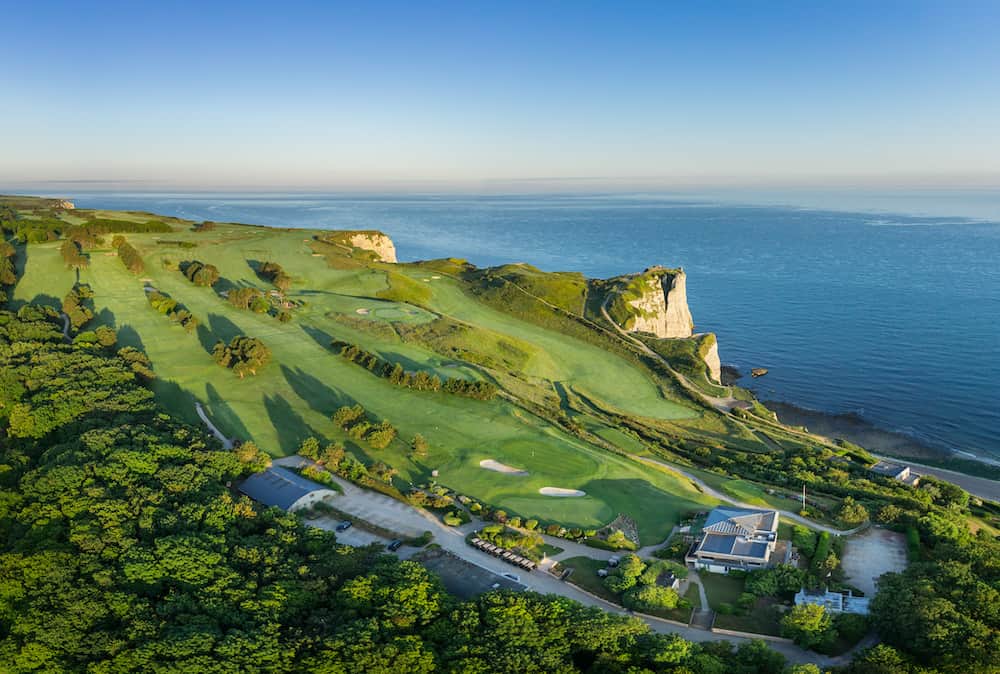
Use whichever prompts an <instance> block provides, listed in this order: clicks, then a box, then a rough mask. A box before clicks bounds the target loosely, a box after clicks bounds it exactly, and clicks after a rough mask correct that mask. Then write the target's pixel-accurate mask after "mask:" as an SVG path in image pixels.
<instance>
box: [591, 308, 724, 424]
mask: <svg viewBox="0 0 1000 674" xmlns="http://www.w3.org/2000/svg"><path fill="white" fill-rule="evenodd" d="M610 299H611V296H610V295H608V296H607V297H605V298H604V302H602V303H601V315H602V316H604V320H606V321H607V322H608V323H610V324H611V325H612V327H614V329H615V330H616V331H617V332H618V334H619V335H621V336H622V337H624V338H625V339H627V340H628V341H629V342H630V343H632V344H634V345H635V346H636V347H637V348H638V349H640V350H641V351H642V352H643V353H644V354H646V355H647V356H649V357H650V358H652V359H653V360H656V361H659V362H660V363H661V364H662V365H663V366H664V367H665V368H667V371H668V372H670V374H671V375H672V376H673V377H674V379H676V380H677V382H678V383H679V384H680V385H681V386H683V387H684V388H685V389H686V390H687V391H688V393H691V394H692V395H693V396H694V397H695V398H696V399H698V400H702V401H704V402H705V403H707V404H708V405H710V406H712V407H714V408H715V409H717V410H719V411H720V412H727V413H728V412H730V411H731V410H732V409H733V407H735V406H736V405H737V403H739V402H740V401H739V400H737V399H736V398H733V397H732V396H729V397H727V398H717V397H715V396H710V395H708V394H707V393H703V392H702V391H701V390H700V389H699V388H698V387H697V386H695V385H694V384H692V383H691V382H690V381H688V378H687V377H685V376H684V375H682V374H681V373H680V372H678V371H677V370H675V369H674V368H672V367H671V366H670V363H668V362H667V359H666V358H664V357H663V356H661V355H660V354H658V353H656V352H655V351H653V350H652V349H651V348H649V347H648V346H646V345H645V344H643V343H642V340H640V339H636V338H635V337H633V336H632V335H630V334H629V333H628V332H627V331H626V330H625V329H624V328H622V326H620V325H618V324H617V323H615V321H614V320H613V319H612V318H611V315H610V314H609V313H608V300H610Z"/></svg>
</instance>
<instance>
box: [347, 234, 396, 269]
mask: <svg viewBox="0 0 1000 674" xmlns="http://www.w3.org/2000/svg"><path fill="white" fill-rule="evenodd" d="M347 241H348V242H349V243H350V245H352V246H354V247H355V248H361V249H362V250H370V251H372V252H374V253H375V254H376V255H378V256H379V257H380V258H381V259H382V262H396V245H395V244H394V243H393V242H392V239H390V238H389V237H388V236H386V235H385V234H383V233H382V232H351V233H349V237H348V239H347Z"/></svg>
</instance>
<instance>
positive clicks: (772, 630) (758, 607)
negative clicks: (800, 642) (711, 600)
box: [715, 597, 781, 636]
mask: <svg viewBox="0 0 1000 674" xmlns="http://www.w3.org/2000/svg"><path fill="white" fill-rule="evenodd" d="M777 607H778V601H777V600H776V599H774V598H771V597H761V598H759V599H757V602H756V603H755V604H754V606H753V608H752V609H751V610H750V612H749V613H747V614H746V615H734V614H729V615H725V614H722V613H716V614H715V627H719V628H721V629H724V630H737V631H739V632H752V633H754V634H768V635H771V636H781V622H780V616H781V613H780V612H779V611H778V608H777Z"/></svg>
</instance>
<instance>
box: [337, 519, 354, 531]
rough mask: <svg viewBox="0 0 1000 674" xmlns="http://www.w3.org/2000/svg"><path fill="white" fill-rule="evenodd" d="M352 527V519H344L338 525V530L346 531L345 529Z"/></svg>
mask: <svg viewBox="0 0 1000 674" xmlns="http://www.w3.org/2000/svg"><path fill="white" fill-rule="evenodd" d="M350 528H351V521H350V520H344V521H343V522H341V523H340V524H338V525H337V531H344V530H345V529H350Z"/></svg>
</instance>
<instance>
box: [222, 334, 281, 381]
mask: <svg viewBox="0 0 1000 674" xmlns="http://www.w3.org/2000/svg"><path fill="white" fill-rule="evenodd" d="M212 357H213V358H214V359H215V362H216V363H218V364H219V365H221V366H222V367H226V368H232V369H233V372H235V373H236V374H237V375H239V377H240V379H243V377H244V376H246V375H247V374H251V375H255V374H257V370H259V369H261V368H262V367H264V366H265V365H267V364H268V363H269V362H270V360H271V349H269V348H268V347H267V345H265V344H264V342H262V341H261V340H259V339H257V338H256V337H246V336H244V335H237V336H236V337H233V338H232V340H231V341H230V342H229V344H226V343H225V342H222V341H219V342H217V343H216V345H215V347H214V348H213V349H212Z"/></svg>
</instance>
